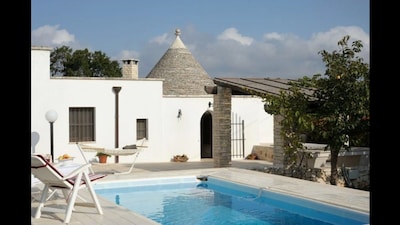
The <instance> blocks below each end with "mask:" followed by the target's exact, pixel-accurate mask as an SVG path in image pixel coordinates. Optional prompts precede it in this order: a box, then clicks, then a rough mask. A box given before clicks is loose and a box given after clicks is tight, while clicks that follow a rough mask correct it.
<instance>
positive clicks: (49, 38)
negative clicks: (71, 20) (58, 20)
mask: <svg viewBox="0 0 400 225" xmlns="http://www.w3.org/2000/svg"><path fill="white" fill-rule="evenodd" d="M31 41H32V45H37V46H48V47H56V46H61V45H67V46H72V45H74V43H76V41H75V36H74V35H73V34H70V33H69V32H68V31H67V30H65V29H59V25H55V26H50V25H44V26H41V27H39V28H37V29H35V30H33V31H32V36H31Z"/></svg>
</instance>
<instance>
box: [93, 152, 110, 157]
mask: <svg viewBox="0 0 400 225" xmlns="http://www.w3.org/2000/svg"><path fill="white" fill-rule="evenodd" d="M103 155H105V156H107V157H111V155H110V154H107V153H104V152H97V153H96V156H97V157H99V156H103Z"/></svg>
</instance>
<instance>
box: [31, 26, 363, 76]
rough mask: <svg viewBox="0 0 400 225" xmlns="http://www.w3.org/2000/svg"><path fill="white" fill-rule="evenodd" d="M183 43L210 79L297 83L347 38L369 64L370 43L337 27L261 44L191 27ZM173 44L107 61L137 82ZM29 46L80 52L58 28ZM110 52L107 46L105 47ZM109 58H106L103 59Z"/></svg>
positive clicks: (150, 45) (165, 38)
mask: <svg viewBox="0 0 400 225" xmlns="http://www.w3.org/2000/svg"><path fill="white" fill-rule="evenodd" d="M181 31H182V34H181V36H180V37H181V39H182V41H183V42H184V44H185V46H186V47H187V48H188V49H189V50H190V51H191V52H192V54H193V56H194V57H195V58H196V59H197V60H198V62H199V63H200V64H201V65H202V66H203V68H204V69H205V70H206V71H207V73H208V74H209V75H210V76H211V77H280V78H294V79H296V78H300V77H303V76H312V75H314V74H316V73H320V74H324V72H325V69H326V68H325V64H324V63H323V62H322V57H321V55H319V54H318V52H319V51H321V50H326V51H328V52H331V51H333V50H337V49H338V45H337V43H338V41H339V40H341V39H342V38H343V37H344V36H345V35H349V36H350V37H351V39H350V42H349V44H351V42H352V41H354V40H361V41H362V43H363V45H364V47H363V49H362V52H361V54H360V57H362V58H363V59H364V62H366V63H369V57H370V56H369V55H370V38H369V34H368V33H365V31H363V30H362V29H361V28H359V27H355V26H348V27H343V26H338V27H334V28H332V29H329V30H327V31H321V32H316V33H314V34H312V35H311V37H310V38H309V39H303V38H300V37H298V36H296V35H295V34H290V33H278V32H270V33H265V34H264V35H263V36H262V39H260V40H257V39H256V38H253V37H248V36H243V35H242V34H240V31H239V30H238V29H236V28H232V27H231V28H227V29H225V30H224V31H223V32H222V33H220V34H219V35H217V36H212V35H210V34H205V33H201V32H199V31H196V29H194V27H192V26H188V28H183V29H181ZM174 39H175V34H174V33H164V34H162V35H159V36H157V37H155V38H152V39H150V41H149V42H147V44H146V45H145V46H143V48H142V50H140V51H139V50H134V49H125V50H118V49H116V50H115V51H116V52H119V53H117V54H116V55H112V56H110V55H109V56H110V57H111V58H114V59H118V60H121V59H123V58H135V59H138V60H140V65H139V76H140V77H145V76H146V75H147V74H148V73H149V72H150V70H151V69H152V68H153V67H154V66H155V64H156V63H157V62H158V60H159V59H160V58H161V57H162V55H163V54H164V53H165V51H166V50H167V48H168V47H169V46H170V45H171V44H172V43H173V41H174ZM32 45H38V46H49V47H55V46H59V45H67V46H70V47H72V48H75V49H79V48H78V47H79V46H78V41H77V40H76V39H75V36H74V35H73V34H71V33H70V32H68V31H67V30H65V29H60V28H59V26H58V25H55V26H50V25H46V26H42V27H39V28H37V29H35V30H33V31H32ZM105 47H108V46H105ZM95 50H96V49H95ZM106 54H108V53H106Z"/></svg>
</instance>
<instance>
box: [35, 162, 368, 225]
mask: <svg viewBox="0 0 400 225" xmlns="http://www.w3.org/2000/svg"><path fill="white" fill-rule="evenodd" d="M270 166H272V164H271V163H269V162H266V161H261V160H234V161H233V162H232V167H229V168H214V165H213V162H212V161H210V160H205V161H202V162H190V161H189V162H185V163H180V162H170V163H137V164H136V165H135V168H134V170H133V172H132V173H131V174H126V175H115V174H113V173H114V172H124V171H127V170H128V169H129V167H130V164H114V163H108V164H93V169H94V171H95V172H96V173H106V174H109V175H108V176H107V177H105V178H104V179H102V180H101V181H99V182H107V181H113V180H124V179H145V178H156V177H174V176H185V175H196V176H198V175H212V176H215V177H217V178H221V179H226V180H231V181H235V182H239V183H244V184H249V185H254V186H257V187H264V188H265V187H267V188H268V189H269V190H272V191H276V192H280V193H288V194H292V195H296V196H301V197H305V198H307V199H313V200H317V201H322V202H325V203H329V204H333V205H337V206H341V207H345V208H350V209H354V210H358V211H361V212H365V213H369V212H370V211H369V210H370V193H369V192H368V191H362V190H357V189H351V188H345V187H338V186H333V185H329V184H320V183H316V182H312V181H306V180H301V179H296V178H290V177H285V176H280V175H274V174H268V173H264V172H259V171H256V169H263V168H265V167H270ZM38 195H39V192H38V189H37V187H34V188H32V197H35V198H37V199H38V198H39V197H38ZM80 195H81V196H82V197H85V198H86V197H87V198H88V199H90V198H89V197H88V196H89V193H88V192H87V191H86V189H82V190H81V191H80ZM60 196H62V194H61V192H60V193H57V194H56V195H55V196H53V197H52V199H51V200H50V202H49V203H48V204H51V205H53V206H54V204H56V203H62V204H64V200H63V199H62V198H60ZM98 198H99V201H100V204H101V205H102V208H103V211H104V214H103V215H99V214H97V213H96V210H95V208H87V207H81V206H76V207H75V208H76V211H75V212H73V213H72V217H71V221H70V223H69V224H71V225H83V224H85V225H86V224H105V225H109V224H118V225H125V224H126V225H136V224H137V225H139V224H140V225H151V224H158V223H156V222H154V221H152V220H149V219H148V218H146V217H143V216H141V215H139V214H137V213H134V212H131V211H129V210H127V209H125V208H123V207H121V206H119V205H116V204H114V203H113V202H109V201H107V200H105V199H103V198H102V197H101V196H98ZM77 201H78V199H77ZM37 205H38V201H37V200H33V201H32V203H31V224H32V225H50V224H51V225H56V224H64V223H63V220H64V214H62V213H48V212H43V213H42V217H41V218H39V219H35V218H33V217H34V214H35V211H36V207H37Z"/></svg>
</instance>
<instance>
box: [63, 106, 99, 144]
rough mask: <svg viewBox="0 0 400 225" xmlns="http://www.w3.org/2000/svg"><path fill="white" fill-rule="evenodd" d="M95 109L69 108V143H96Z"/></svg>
mask: <svg viewBox="0 0 400 225" xmlns="http://www.w3.org/2000/svg"><path fill="white" fill-rule="evenodd" d="M94 131H95V113H94V108H93V107H89V108H85V107H80V108H69V141H70V142H82V141H95V140H96V139H95V132H94Z"/></svg>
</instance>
